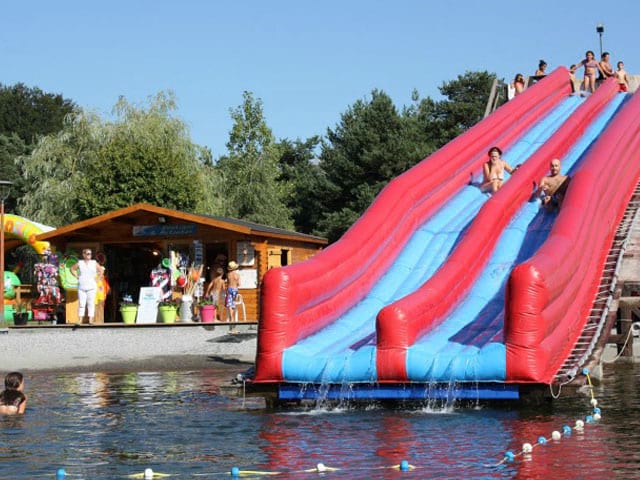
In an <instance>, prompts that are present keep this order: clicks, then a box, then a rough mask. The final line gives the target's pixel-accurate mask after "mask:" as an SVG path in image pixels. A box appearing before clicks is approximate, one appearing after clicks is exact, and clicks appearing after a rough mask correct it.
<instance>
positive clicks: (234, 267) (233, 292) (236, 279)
mask: <svg viewBox="0 0 640 480" xmlns="http://www.w3.org/2000/svg"><path fill="white" fill-rule="evenodd" d="M227 269H228V273H227V294H226V296H225V300H224V306H225V307H227V315H228V317H229V321H232V322H233V321H237V320H238V317H237V316H236V310H237V308H238V307H237V305H236V297H237V296H238V289H239V288H240V274H239V273H238V264H237V263H236V262H234V261H233V260H232V261H230V262H229V265H228V267H227ZM230 333H235V327H232V329H231V330H230Z"/></svg>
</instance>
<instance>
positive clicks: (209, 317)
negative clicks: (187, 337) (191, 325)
mask: <svg viewBox="0 0 640 480" xmlns="http://www.w3.org/2000/svg"><path fill="white" fill-rule="evenodd" d="M215 319H216V306H215V305H202V306H201V307H200V321H201V322H202V323H213V322H214V320H215Z"/></svg>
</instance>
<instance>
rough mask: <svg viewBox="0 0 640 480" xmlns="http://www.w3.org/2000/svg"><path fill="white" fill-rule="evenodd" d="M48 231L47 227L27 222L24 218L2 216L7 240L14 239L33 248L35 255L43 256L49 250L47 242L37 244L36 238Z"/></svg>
mask: <svg viewBox="0 0 640 480" xmlns="http://www.w3.org/2000/svg"><path fill="white" fill-rule="evenodd" d="M48 230H53V229H48V227H46V226H44V225H40V224H38V223H35V222H32V221H30V220H27V219H26V218H23V217H19V216H18V215H12V214H10V213H8V214H5V215H4V232H5V235H6V236H7V237H8V238H16V239H18V240H22V241H23V242H24V243H26V244H27V245H29V246H30V247H31V248H33V249H34V250H35V251H36V253H38V254H40V255H41V254H43V253H44V251H45V250H47V249H48V248H49V242H39V241H37V240H36V237H37V236H38V235H39V234H41V233H43V232H46V231H48Z"/></svg>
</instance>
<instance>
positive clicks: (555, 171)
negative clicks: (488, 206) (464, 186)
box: [480, 147, 569, 210]
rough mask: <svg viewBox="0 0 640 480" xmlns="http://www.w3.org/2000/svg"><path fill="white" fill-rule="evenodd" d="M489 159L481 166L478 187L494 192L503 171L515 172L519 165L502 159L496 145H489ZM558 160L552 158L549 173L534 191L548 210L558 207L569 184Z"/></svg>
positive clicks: (502, 178) (484, 190)
mask: <svg viewBox="0 0 640 480" xmlns="http://www.w3.org/2000/svg"><path fill="white" fill-rule="evenodd" d="M488 155H489V160H487V161H486V162H485V163H484V164H483V166H482V177H483V178H482V183H481V185H480V189H481V190H482V191H483V192H486V193H495V192H497V191H498V190H500V188H502V185H503V184H504V172H505V171H506V172H508V173H509V174H511V173H513V172H515V171H516V170H517V169H518V167H519V165H518V166H516V167H511V165H509V164H508V163H507V162H506V161H504V160H503V159H502V150H500V148H498V147H491V149H489V152H488ZM560 168H561V165H560V160H558V159H557V158H554V159H553V160H551V163H550V165H549V170H550V173H549V175H547V176H546V177H544V178H543V179H542V180H540V184H539V186H538V189H537V191H536V196H539V197H540V199H541V201H542V204H543V205H545V206H546V207H547V209H548V210H553V209H555V208H560V206H561V205H562V200H563V199H564V194H565V192H566V190H567V187H568V185H569V177H568V176H567V175H562V174H561V173H560Z"/></svg>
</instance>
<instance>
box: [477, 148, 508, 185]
mask: <svg viewBox="0 0 640 480" xmlns="http://www.w3.org/2000/svg"><path fill="white" fill-rule="evenodd" d="M488 155H489V160H488V161H487V162H485V164H484V165H482V177H483V178H482V184H481V185H480V189H481V190H482V191H483V192H487V193H495V192H497V191H498V190H500V188H501V187H502V184H503V183H504V171H505V170H506V171H507V172H509V173H513V172H515V171H516V170H517V167H516V168H511V165H509V164H508V163H507V162H505V161H504V160H502V158H501V156H502V150H500V149H499V148H498V147H491V149H490V150H489V153H488Z"/></svg>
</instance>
